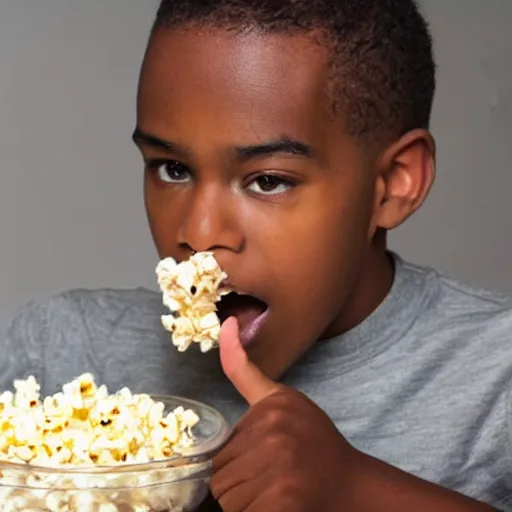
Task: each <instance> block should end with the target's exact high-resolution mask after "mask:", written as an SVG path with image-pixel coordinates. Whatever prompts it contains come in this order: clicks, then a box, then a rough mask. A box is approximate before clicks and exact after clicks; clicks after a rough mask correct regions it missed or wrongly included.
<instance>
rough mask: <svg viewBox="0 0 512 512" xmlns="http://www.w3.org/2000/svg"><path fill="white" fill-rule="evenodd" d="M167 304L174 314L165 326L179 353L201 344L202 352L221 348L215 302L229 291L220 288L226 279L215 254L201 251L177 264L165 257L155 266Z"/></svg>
mask: <svg viewBox="0 0 512 512" xmlns="http://www.w3.org/2000/svg"><path fill="white" fill-rule="evenodd" d="M156 274H157V280H158V284H159V286H160V290H161V291H162V294H163V303H164V305H165V306H166V307H167V308H168V309H169V310H170V311H171V312H172V314H170V315H163V316H162V325H163V326H164V328H165V329H166V330H167V331H169V332H171V333H172V341H173V344H174V345H175V346H176V347H177V348H178V350H179V351H180V352H184V351H185V350H187V349H188V348H189V347H190V346H191V345H192V343H198V344H199V346H200V348H201V351H202V352H207V351H209V350H211V349H212V348H215V347H217V346H218V339H219V334H220V321H219V318H218V317H217V315H216V309H217V308H216V303H217V301H218V300H220V298H221V297H222V296H223V295H226V294H228V293H229V292H230V290H229V289H227V288H220V285H221V284H222V282H223V281H225V279H226V278H227V274H226V273H225V272H223V271H222V269H221V268H220V266H219V264H218V263H217V261H216V260H215V257H214V255H213V253H212V252H198V253H196V254H194V255H192V256H191V257H190V258H189V259H188V260H186V261H183V262H181V263H177V262H176V261H175V260H174V259H173V258H165V259H163V260H162V261H160V262H159V264H158V265H157V267H156Z"/></svg>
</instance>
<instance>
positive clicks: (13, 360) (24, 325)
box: [0, 302, 47, 391]
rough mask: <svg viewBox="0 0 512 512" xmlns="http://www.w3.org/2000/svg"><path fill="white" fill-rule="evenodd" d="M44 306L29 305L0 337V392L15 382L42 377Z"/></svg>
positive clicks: (13, 319)
mask: <svg viewBox="0 0 512 512" xmlns="http://www.w3.org/2000/svg"><path fill="white" fill-rule="evenodd" d="M46 320H47V319H46V306H45V305H44V304H42V303H37V302H32V303H29V304H27V305H26V306H25V307H24V308H22V309H21V310H20V311H19V312H18V313H17V314H16V315H15V316H14V317H13V318H12V319H11V320H10V322H8V324H7V325H6V327H5V329H3V331H2V334H1V337H0V391H4V390H10V389H12V387H13V381H14V380H15V379H24V378H27V377H28V376H29V375H33V376H34V377H36V379H37V380H38V381H39V383H40V384H43V383H42V379H43V376H44V333H45V330H46Z"/></svg>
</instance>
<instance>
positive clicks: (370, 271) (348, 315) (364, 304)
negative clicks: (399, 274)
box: [322, 243, 395, 339]
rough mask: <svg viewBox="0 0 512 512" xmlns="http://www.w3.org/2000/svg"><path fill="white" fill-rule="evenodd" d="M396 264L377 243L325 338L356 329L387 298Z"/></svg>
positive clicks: (362, 266) (383, 247)
mask: <svg viewBox="0 0 512 512" xmlns="http://www.w3.org/2000/svg"><path fill="white" fill-rule="evenodd" d="M394 273H395V271H394V265H393V261H392V258H391V256H390V255H389V253H388V252H387V251H386V249H385V243H384V244H383V245H381V244H376V246H375V247H374V248H373V250H372V251H371V252H370V254H369V255H368V256H367V258H366V259H365V261H364V263H363V264H362V265H361V268H360V270H359V276H358V284H357V286H356V287H355V289H354V291H353V292H352V295H351V296H350V297H349V298H348V300H347V301H346V305H345V306H344V308H343V309H342V311H341V312H340V314H339V315H338V317H337V319H336V321H335V322H334V323H333V324H331V325H330V326H329V328H328V329H327V330H326V331H325V333H324V335H323V336H322V339H328V338H332V337H334V336H337V335H339V334H343V333H344V332H347V331H349V330H350V329H353V328H354V327H356V326H357V325H359V324H360V323H361V322H362V321H363V320H364V319H365V318H367V317H368V316H370V315H371V314H372V313H373V312H374V311H375V310H376V309H377V308H378V306H379V305H380V304H381V303H382V301H383V300H384V299H385V298H386V296H387V294H388V293H389V290H390V289H391V286H392V284H393V279H394Z"/></svg>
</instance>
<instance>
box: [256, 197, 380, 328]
mask: <svg viewBox="0 0 512 512" xmlns="http://www.w3.org/2000/svg"><path fill="white" fill-rule="evenodd" d="M371 197H372V194H371V191H368V193H367V192H366V191H365V190H364V189H360V190H358V191H357V192H355V193H353V194H350V195H348V194H343V193H338V194H336V193H332V191H331V193H330V194H329V192H328V191H327V190H323V191H322V193H319V194H317V195H314V196H311V197H310V198H308V199H309V200H308V201H307V200H306V197H304V198H303V200H302V201H301V203H300V207H299V206H297V208H296V211H294V212H282V213H279V214H276V216H275V218H274V219H273V222H270V221H268V222H266V223H263V222H260V223H259V228H258V229H259V231H260V232H261V233H265V232H266V233H272V236H271V237H270V236H269V235H267V236H266V237H265V236H264V235H262V238H261V240H262V241H261V245H262V247H263V249H262V252H264V254H263V258H262V260H263V261H267V262H268V268H269V269H271V271H272V274H273V275H271V276H269V277H270V278H271V280H272V282H273V283H275V286H274V287H273V289H274V290H275V292H274V293H275V296H276V298H277V297H279V298H278V300H277V302H278V303H279V305H280V307H281V308H283V311H284V309H286V312H287V313H286V315H287V316H292V317H297V316H298V315H304V314H307V315H308V317H309V318H310V319H311V321H313V322H314V323H317V324H318V325H317V326H316V327H317V328H322V327H324V326H323V325H321V324H324V323H329V322H330V320H331V318H329V317H330V316H332V314H334V313H335V312H336V313H337V312H338V311H339V309H340V308H341V307H342V305H343V302H344V300H346V297H347V296H348V295H349V294H350V292H351V290H352V288H353V287H354V280H355V276H357V274H358V271H359V268H360V266H361V263H362V260H363V257H364V254H365V251H366V249H367V247H368V246H369V241H368V238H367V232H368V225H369V222H370V218H371V204H372V201H371ZM356 198H357V199H356ZM308 204H309V205H310V207H306V206H307V205H308Z"/></svg>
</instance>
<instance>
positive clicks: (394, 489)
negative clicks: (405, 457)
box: [343, 453, 495, 512]
mask: <svg viewBox="0 0 512 512" xmlns="http://www.w3.org/2000/svg"><path fill="white" fill-rule="evenodd" d="M354 462H355V465H354V467H353V479H354V483H353V485H354V487H353V488H354V492H353V493H351V495H350V497H351V498H352V499H351V500H350V503H344V504H343V508H344V510H353V511H358V512H359V511H360V512H366V511H368V512H370V511H375V510H379V511H382V512H402V511H403V512H411V511H414V512H432V511H435V512H492V511H494V510H495V509H493V508H492V507H490V506H489V505H485V504H483V503H480V502H478V501H475V500H473V499H471V498H468V497H466V496H463V495H462V494H459V493H457V492H454V491H451V490H448V489H444V488H443V487H440V486H438V485H435V484H432V483H430V482H427V481H425V480H422V479H420V478H417V477H415V476H413V475H410V474H408V473H405V472H404V471H401V470H399V469H397V468H395V467H393V466H390V465H389V464H386V463H384V462H381V461H380V460H377V459H374V458H373V457H370V456H368V455H365V454H362V453H359V454H358V455H357V456H356V460H355V461H354ZM345 496H346V495H345Z"/></svg>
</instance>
